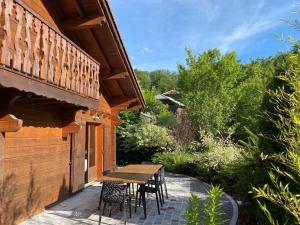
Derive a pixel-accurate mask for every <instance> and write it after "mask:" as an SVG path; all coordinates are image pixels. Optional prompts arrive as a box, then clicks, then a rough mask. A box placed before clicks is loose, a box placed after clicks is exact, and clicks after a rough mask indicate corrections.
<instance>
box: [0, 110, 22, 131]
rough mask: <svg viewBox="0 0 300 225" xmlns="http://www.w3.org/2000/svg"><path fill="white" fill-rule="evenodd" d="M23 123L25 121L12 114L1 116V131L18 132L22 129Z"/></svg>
mask: <svg viewBox="0 0 300 225" xmlns="http://www.w3.org/2000/svg"><path fill="white" fill-rule="evenodd" d="M22 125H23V121H22V120H20V119H18V118H16V117H15V116H14V115H11V114H7V115H5V116H2V117H1V118H0V132H16V131H18V130H20V128H21V127H22Z"/></svg>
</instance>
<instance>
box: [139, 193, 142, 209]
mask: <svg viewBox="0 0 300 225" xmlns="http://www.w3.org/2000/svg"><path fill="white" fill-rule="evenodd" d="M141 201H142V194H141V193H140V197H139V207H141Z"/></svg>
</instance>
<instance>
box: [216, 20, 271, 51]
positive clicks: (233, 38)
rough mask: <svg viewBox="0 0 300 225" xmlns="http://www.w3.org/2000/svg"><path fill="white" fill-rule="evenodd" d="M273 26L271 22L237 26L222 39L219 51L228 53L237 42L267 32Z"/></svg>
mask: <svg viewBox="0 0 300 225" xmlns="http://www.w3.org/2000/svg"><path fill="white" fill-rule="evenodd" d="M273 26H274V25H273V24H272V21H271V20H266V21H256V22H248V23H243V24H241V25H239V26H237V27H236V28H235V29H234V30H233V32H231V33H230V34H228V35H226V36H223V37H221V38H222V39H221V43H220V45H219V49H220V50H221V51H222V52H226V51H228V50H230V49H231V48H232V46H233V45H234V44H235V43H236V42H239V41H242V40H245V39H247V38H249V37H252V36H254V35H256V34H258V33H261V32H263V31H265V30H268V29H271V28H272V27H273Z"/></svg>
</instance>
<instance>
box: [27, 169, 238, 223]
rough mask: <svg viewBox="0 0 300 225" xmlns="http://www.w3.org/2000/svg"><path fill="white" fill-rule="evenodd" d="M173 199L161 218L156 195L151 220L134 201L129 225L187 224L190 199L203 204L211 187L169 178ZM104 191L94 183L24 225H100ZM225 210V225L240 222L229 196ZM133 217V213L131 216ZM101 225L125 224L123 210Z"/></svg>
mask: <svg viewBox="0 0 300 225" xmlns="http://www.w3.org/2000/svg"><path fill="white" fill-rule="evenodd" d="M166 175H167V177H166V180H167V188H168V193H169V199H166V200H165V204H164V206H163V207H162V208H161V214H160V215H158V213H157V208H156V201H155V195H154V194H153V195H149V196H148V197H147V198H146V200H147V215H148V217H147V219H144V216H143V208H142V207H138V209H137V213H134V199H133V200H132V218H131V219H129V218H128V220H127V221H128V222H127V224H129V225H131V224H138V225H156V224H157V225H158V224H162V225H181V224H185V218H184V216H183V211H184V209H185V208H186V207H187V205H188V199H189V197H190V195H191V193H194V194H197V195H198V196H199V197H200V199H201V201H204V200H206V199H207V198H208V195H207V191H208V190H209V185H208V184H206V183H203V182H200V181H199V180H197V179H195V178H192V177H188V176H184V175H179V174H171V173H168V174H166ZM100 190H101V187H100V185H99V184H98V183H93V184H92V185H91V186H89V187H87V188H85V189H84V190H83V191H82V192H80V193H78V194H76V195H74V196H72V197H70V198H68V199H67V200H65V201H63V202H61V203H59V204H56V205H55V206H53V207H51V208H49V209H47V210H45V211H44V212H42V213H41V214H39V215H37V216H35V217H33V218H32V219H30V220H27V221H25V222H24V223H22V225H43V224H45V225H74V224H83V225H93V224H98V220H99V211H98V210H97V206H98V200H99V195H100ZM222 203H223V206H224V221H226V222H225V223H224V225H227V224H228V225H234V224H236V220H237V214H238V211H237V205H236V203H235V202H234V201H233V200H232V198H231V197H230V196H228V195H226V194H225V195H224V196H223V198H222ZM127 215H129V213H128V214H127ZM101 224H104V225H108V224H109V225H111V224H124V222H123V212H120V209H119V206H116V207H113V210H112V216H111V217H108V215H107V213H106V214H105V216H103V217H102V222H101Z"/></svg>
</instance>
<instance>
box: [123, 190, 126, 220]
mask: <svg viewBox="0 0 300 225" xmlns="http://www.w3.org/2000/svg"><path fill="white" fill-rule="evenodd" d="M123 206H124V207H123V208H124V225H126V199H125V196H124V198H123Z"/></svg>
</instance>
